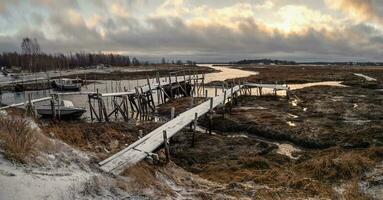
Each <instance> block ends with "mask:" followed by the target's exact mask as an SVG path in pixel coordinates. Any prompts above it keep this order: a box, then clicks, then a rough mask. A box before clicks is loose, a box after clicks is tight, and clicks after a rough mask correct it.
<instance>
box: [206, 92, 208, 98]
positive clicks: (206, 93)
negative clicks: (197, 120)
mask: <svg viewBox="0 0 383 200" xmlns="http://www.w3.org/2000/svg"><path fill="white" fill-rule="evenodd" d="M207 95H208V94H207V90H205V98H207Z"/></svg>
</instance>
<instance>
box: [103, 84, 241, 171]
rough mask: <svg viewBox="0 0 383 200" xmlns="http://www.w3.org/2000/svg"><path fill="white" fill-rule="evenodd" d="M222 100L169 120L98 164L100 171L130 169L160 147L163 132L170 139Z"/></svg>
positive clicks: (214, 100)
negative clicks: (196, 114)
mask: <svg viewBox="0 0 383 200" xmlns="http://www.w3.org/2000/svg"><path fill="white" fill-rule="evenodd" d="M240 88H241V87H240V86H235V87H234V88H233V91H234V92H236V91H238V90H239V89H240ZM229 90H230V89H229ZM230 94H231V93H230V92H227V95H230ZM223 99H224V98H223V95H222V94H221V95H219V96H216V97H213V100H212V103H211V102H210V101H211V100H208V101H205V102H204V103H202V104H200V105H198V106H196V107H194V108H191V109H189V110H188V111H186V112H184V113H181V114H180V115H178V116H177V117H176V118H174V119H173V120H170V121H169V122H167V123H165V124H163V125H162V126H160V127H158V128H157V129H155V130H154V131H152V132H151V133H149V134H147V135H146V136H144V137H143V138H141V139H140V140H138V141H136V142H134V143H133V144H131V145H129V146H128V147H127V148H125V149H123V150H121V151H120V152H118V153H116V154H115V155H113V156H111V157H109V158H108V159H106V160H104V161H102V162H100V163H99V165H100V167H101V169H102V170H104V171H106V172H111V173H114V174H119V173H121V172H122V171H123V170H124V169H125V168H126V167H130V166H132V165H134V164H136V163H137V162H139V161H141V160H143V159H144V158H145V157H146V156H147V155H148V154H149V153H151V152H152V151H154V150H155V149H157V148H158V147H159V146H161V145H162V143H163V141H164V140H163V131H164V130H166V132H167V137H168V138H171V137H172V136H174V135H175V134H176V133H177V132H179V131H180V130H182V129H183V128H184V127H186V126H187V125H188V124H190V123H191V122H193V120H194V116H195V113H198V116H202V115H204V114H206V113H207V112H209V110H210V109H211V104H212V107H213V108H215V107H217V106H218V105H220V104H221V103H223Z"/></svg>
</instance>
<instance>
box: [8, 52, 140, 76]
mask: <svg viewBox="0 0 383 200" xmlns="http://www.w3.org/2000/svg"><path fill="white" fill-rule="evenodd" d="M100 64H104V65H109V66H130V65H135V66H136V65H140V61H139V60H138V59H137V58H133V59H132V61H130V58H129V56H122V55H115V54H102V53H98V54H92V53H74V54H72V53H71V54H67V55H64V54H44V53H39V54H19V53H17V52H8V53H2V54H1V55H0V66H8V67H10V66H17V67H21V68H22V70H27V71H31V72H36V71H45V70H59V69H73V68H78V67H89V66H94V65H100Z"/></svg>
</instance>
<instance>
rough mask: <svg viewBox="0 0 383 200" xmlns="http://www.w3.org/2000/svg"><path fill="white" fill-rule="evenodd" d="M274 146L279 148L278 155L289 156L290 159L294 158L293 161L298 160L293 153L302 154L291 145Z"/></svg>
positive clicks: (278, 144)
mask: <svg viewBox="0 0 383 200" xmlns="http://www.w3.org/2000/svg"><path fill="white" fill-rule="evenodd" d="M274 144H276V145H277V146H278V150H277V153H278V154H281V155H285V156H288V157H289V158H292V159H298V157H294V156H293V153H294V152H300V151H301V150H300V149H298V148H295V147H294V146H293V145H291V144H280V143H274Z"/></svg>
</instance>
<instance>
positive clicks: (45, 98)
mask: <svg viewBox="0 0 383 200" xmlns="http://www.w3.org/2000/svg"><path fill="white" fill-rule="evenodd" d="M51 99H52V97H44V98H40V99H33V100H31V103H32V104H33V103H38V102H42V101H48V100H51ZM28 103H29V101H26V102H22V103H16V104H12V105H8V106H4V107H1V108H0V110H4V109H7V108H12V107H18V106H23V105H25V104H28Z"/></svg>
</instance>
